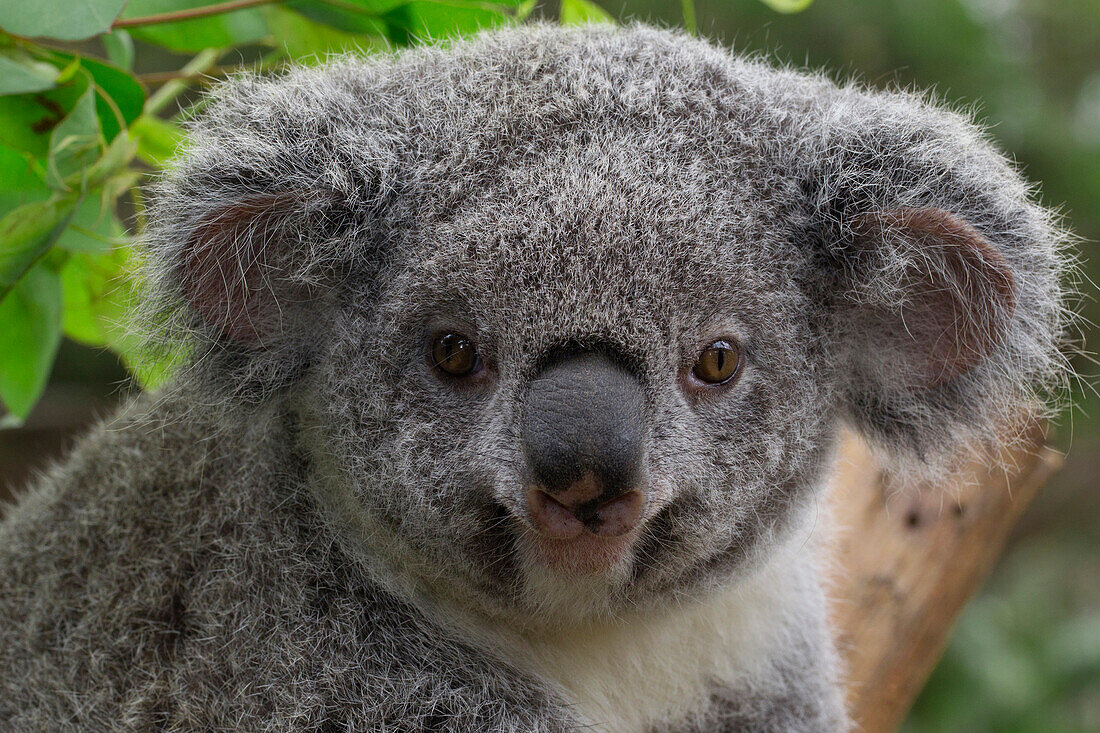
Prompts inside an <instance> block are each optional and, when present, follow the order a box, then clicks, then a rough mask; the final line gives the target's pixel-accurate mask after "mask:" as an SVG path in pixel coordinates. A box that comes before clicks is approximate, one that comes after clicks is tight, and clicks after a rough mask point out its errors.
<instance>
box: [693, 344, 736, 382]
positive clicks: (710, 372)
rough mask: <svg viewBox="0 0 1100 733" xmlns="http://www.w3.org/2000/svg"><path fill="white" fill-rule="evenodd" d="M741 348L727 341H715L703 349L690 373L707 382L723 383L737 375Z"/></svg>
mask: <svg viewBox="0 0 1100 733" xmlns="http://www.w3.org/2000/svg"><path fill="white" fill-rule="evenodd" d="M740 366H741V350H740V349H739V348H738V347H737V346H736V345H735V344H732V343H730V342H729V341H715V342H714V343H713V344H711V345H710V346H708V347H707V348H706V349H704V350H703V353H702V354H700V355H699V360H698V361H696V362H695V367H694V368H693V369H692V370H691V373H692V374H694V375H695V377H696V378H697V379H699V380H700V381H702V382H706V383H707V384H724V383H725V382H728V381H729V380H731V379H733V378H734V377H735V376H737V371H738V368H739V367H740Z"/></svg>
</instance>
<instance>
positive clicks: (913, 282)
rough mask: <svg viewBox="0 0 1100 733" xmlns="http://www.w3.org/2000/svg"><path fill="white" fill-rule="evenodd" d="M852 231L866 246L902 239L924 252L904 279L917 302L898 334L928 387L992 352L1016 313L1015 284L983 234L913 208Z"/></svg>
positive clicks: (870, 218) (871, 218)
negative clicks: (891, 238) (893, 238)
mask: <svg viewBox="0 0 1100 733" xmlns="http://www.w3.org/2000/svg"><path fill="white" fill-rule="evenodd" d="M853 231H854V232H855V233H856V235H857V237H858V239H859V240H860V241H861V242H862V243H863V244H864V245H865V246H869V247H881V246H883V242H885V241H886V239H887V238H889V237H899V236H900V237H904V238H905V239H908V240H910V241H912V242H913V243H915V244H916V245H917V246H919V247H920V248H921V253H920V254H921V255H922V256H921V257H918V258H916V264H914V266H912V267H910V269H909V270H908V271H906V273H905V275H904V282H903V285H904V286H905V287H906V288H907V289H908V290H909V292H910V293H911V297H910V299H909V301H908V302H907V303H906V304H905V307H904V309H903V313H902V320H903V323H898V324H896V325H897V326H899V327H900V328H895V329H894V330H895V332H896V333H898V334H901V336H900V338H902V339H903V341H904V343H903V344H902V348H903V351H904V352H905V354H906V356H907V358H909V359H911V363H913V364H914V365H915V366H916V371H917V373H918V374H919V375H920V381H921V382H922V385H923V386H927V387H935V386H939V385H941V384H945V383H946V382H949V381H951V380H952V379H954V378H956V377H958V376H959V375H961V374H964V373H965V372H967V371H968V370H970V369H972V368H973V367H975V366H977V365H978V364H979V363H980V362H981V361H982V360H983V359H985V358H986V357H987V356H989V354H990V353H992V352H993V350H994V349H995V348H996V347H997V345H998V344H999V343H1000V340H1001V338H1002V337H1003V336H1004V333H1005V331H1006V329H1007V327H1008V321H1009V319H1010V318H1011V317H1012V312H1013V310H1014V309H1015V307H1016V284H1015V281H1014V280H1013V277H1012V271H1011V270H1010V269H1009V267H1008V263H1007V262H1005V259H1004V257H1003V256H1002V255H1001V253H1000V252H999V251H998V250H997V249H996V248H995V247H994V246H993V245H992V244H990V242H989V240H987V239H986V238H985V237H984V236H982V234H981V233H980V232H978V231H977V230H976V229H975V228H974V227H973V226H971V225H970V224H969V223H968V222H966V221H965V220H963V219H961V218H959V217H957V216H955V215H954V214H952V213H950V212H948V211H944V210H943V209H938V208H908V207H902V208H897V209H891V210H889V211H885V212H878V213H873V214H864V215H863V216H861V217H859V218H858V219H857V220H856V222H855V224H854V226H853ZM895 320H896V319H895Z"/></svg>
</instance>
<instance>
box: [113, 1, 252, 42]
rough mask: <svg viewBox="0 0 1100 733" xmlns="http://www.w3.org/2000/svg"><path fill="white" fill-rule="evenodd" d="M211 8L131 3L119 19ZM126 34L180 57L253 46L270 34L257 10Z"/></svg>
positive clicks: (187, 3) (183, 3)
mask: <svg viewBox="0 0 1100 733" xmlns="http://www.w3.org/2000/svg"><path fill="white" fill-rule="evenodd" d="M211 4H212V3H211V2H210V0H130V2H129V4H127V6H126V10H125V12H123V14H122V17H123V18H127V19H129V18H139V17H143V16H147V15H159V14H160V13H169V12H172V11H176V10H189V9H191V8H197V7H202V6H204V5H211ZM129 30H130V33H131V34H133V36H134V37H135V38H138V39H141V40H143V41H147V42H148V43H153V44H156V45H158V46H163V47H164V48H167V49H171V50H172V51H179V52H182V53H194V52H198V51H202V50H203V49H206V48H225V47H229V46H240V45H243V44H246V43H256V42H257V41H260V40H263V39H264V38H265V37H267V36H268V34H269V31H268V28H267V25H266V24H265V23H264V18H263V14H262V13H261V12H260V9H259V8H248V9H244V10H237V11H234V12H232V13H219V14H217V15H209V16H205V17H202V18H195V19H193V20H181V21H176V22H174V23H157V24H155V25H143V26H136V27H133V28H130V29H129Z"/></svg>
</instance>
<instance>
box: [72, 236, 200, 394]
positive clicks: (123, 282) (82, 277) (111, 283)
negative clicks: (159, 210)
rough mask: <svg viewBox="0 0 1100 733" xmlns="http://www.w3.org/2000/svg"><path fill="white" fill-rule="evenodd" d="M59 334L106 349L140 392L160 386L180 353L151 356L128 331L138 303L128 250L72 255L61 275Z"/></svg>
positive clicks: (122, 247)
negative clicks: (62, 316)
mask: <svg viewBox="0 0 1100 733" xmlns="http://www.w3.org/2000/svg"><path fill="white" fill-rule="evenodd" d="M61 279H62V283H63V285H64V292H65V334H66V335H67V336H69V337H70V338H72V339H74V340H76V341H80V342H82V343H86V344H89V345H92V346H108V347H109V348H110V349H111V350H112V351H113V352H115V353H116V354H118V356H119V358H120V359H121V360H122V363H123V364H125V365H126V368H127V369H128V370H130V373H131V374H133V375H134V378H135V379H136V380H137V382H138V383H139V384H140V385H141V386H142V387H143V388H145V389H153V388H155V387H157V386H159V385H161V384H163V383H164V382H165V381H167V379H168V378H169V377H170V376H171V374H172V373H173V371H174V370H175V368H176V367H177V366H178V364H179V363H180V361H181V360H182V359H183V357H184V354H183V353H167V354H155V353H153V352H151V351H150V350H149V349H146V348H144V346H145V344H144V342H143V340H142V338H141V336H140V335H139V334H137V333H135V332H134V331H133V330H132V329H131V328H130V327H129V326H130V324H133V323H134V322H135V317H134V309H135V307H136V306H137V304H138V303H139V302H140V299H141V292H142V290H141V280H140V276H139V263H138V261H137V258H136V257H135V250H134V248H133V246H132V245H119V246H117V247H115V248H114V249H113V250H112V251H111V252H110V253H108V254H104V255H89V254H74V255H73V256H72V257H70V258H69V260H68V261H67V262H66V263H65V267H64V268H63V269H62V271H61Z"/></svg>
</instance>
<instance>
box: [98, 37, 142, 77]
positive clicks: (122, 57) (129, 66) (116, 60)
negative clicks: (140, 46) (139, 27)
mask: <svg viewBox="0 0 1100 733" xmlns="http://www.w3.org/2000/svg"><path fill="white" fill-rule="evenodd" d="M100 41H102V43H103V50H104V51H106V52H107V58H108V59H110V61H111V63H112V64H114V65H115V66H117V67H118V68H120V69H126V70H127V71H133V69H134V39H133V38H132V37H131V36H130V34H129V33H127V32H126V31H125V30H124V29H122V28H119V29H118V30H114V31H111V32H110V33H108V34H107V35H105V36H103V37H102V38H101V39H100Z"/></svg>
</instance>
